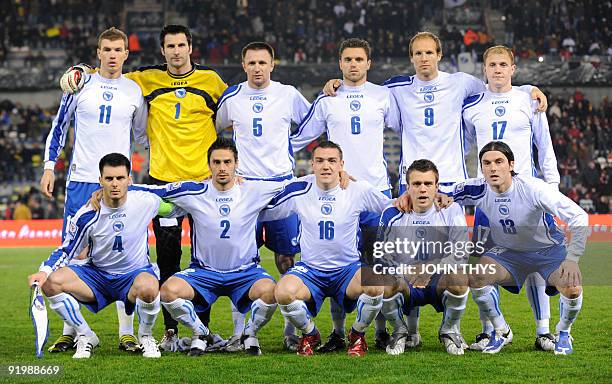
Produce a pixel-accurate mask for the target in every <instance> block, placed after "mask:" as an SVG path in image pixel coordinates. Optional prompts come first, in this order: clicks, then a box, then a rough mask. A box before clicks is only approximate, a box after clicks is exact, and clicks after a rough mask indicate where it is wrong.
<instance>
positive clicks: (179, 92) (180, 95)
mask: <svg viewBox="0 0 612 384" xmlns="http://www.w3.org/2000/svg"><path fill="white" fill-rule="evenodd" d="M174 95H175V96H176V97H178V98H179V99H182V98H183V97H185V96H187V91H186V90H185V88H178V89H175V90H174Z"/></svg>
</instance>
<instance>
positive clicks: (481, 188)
mask: <svg viewBox="0 0 612 384" xmlns="http://www.w3.org/2000/svg"><path fill="white" fill-rule="evenodd" d="M459 185H460V184H458V185H457V187H458V186H459ZM457 187H455V191H457ZM486 191H487V185H486V184H485V183H483V184H481V185H467V184H464V185H463V187H462V189H461V190H460V191H457V192H455V193H453V199H454V200H455V201H461V200H465V199H466V198H470V199H480V198H481V197H483V196H484V195H485V192H486Z"/></svg>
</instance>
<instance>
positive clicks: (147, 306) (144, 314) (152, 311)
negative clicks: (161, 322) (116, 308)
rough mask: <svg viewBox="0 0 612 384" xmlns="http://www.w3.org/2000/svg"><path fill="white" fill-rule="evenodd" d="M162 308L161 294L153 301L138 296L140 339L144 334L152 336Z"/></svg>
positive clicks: (137, 310)
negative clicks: (160, 302)
mask: <svg viewBox="0 0 612 384" xmlns="http://www.w3.org/2000/svg"><path fill="white" fill-rule="evenodd" d="M160 309H161V307H160V304H159V294H157V297H156V298H155V300H153V301H152V302H151V303H147V302H145V301H143V300H140V299H139V298H136V313H137V314H138V339H140V338H141V337H142V336H144V335H147V336H152V335H153V326H154V325H155V320H156V319H157V314H159V310H160Z"/></svg>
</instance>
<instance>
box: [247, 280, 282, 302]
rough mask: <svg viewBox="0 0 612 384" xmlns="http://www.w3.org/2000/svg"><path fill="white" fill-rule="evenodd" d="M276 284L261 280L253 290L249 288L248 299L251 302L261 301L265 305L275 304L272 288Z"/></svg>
mask: <svg viewBox="0 0 612 384" xmlns="http://www.w3.org/2000/svg"><path fill="white" fill-rule="evenodd" d="M275 287H276V284H274V282H273V281H272V280H270V279H261V280H259V281H258V282H257V283H256V284H255V285H253V288H251V292H250V293H249V297H250V298H251V300H257V299H261V300H262V301H263V302H264V303H266V304H274V303H276V299H275V297H274V288H275Z"/></svg>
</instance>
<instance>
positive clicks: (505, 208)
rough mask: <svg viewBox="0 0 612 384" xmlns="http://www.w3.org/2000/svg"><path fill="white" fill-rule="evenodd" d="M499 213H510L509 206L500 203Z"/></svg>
mask: <svg viewBox="0 0 612 384" xmlns="http://www.w3.org/2000/svg"><path fill="white" fill-rule="evenodd" d="M499 213H501V214H502V215H504V216H505V215H507V214H509V213H510V208H508V206H507V205H500V206H499Z"/></svg>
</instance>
